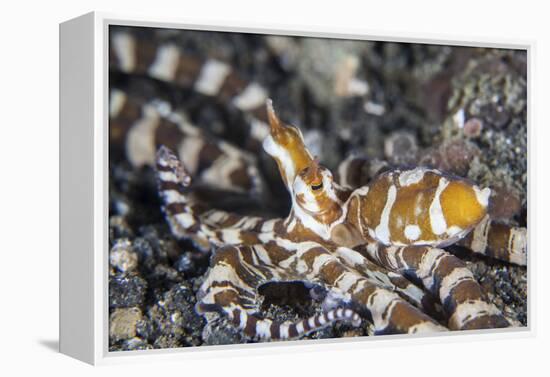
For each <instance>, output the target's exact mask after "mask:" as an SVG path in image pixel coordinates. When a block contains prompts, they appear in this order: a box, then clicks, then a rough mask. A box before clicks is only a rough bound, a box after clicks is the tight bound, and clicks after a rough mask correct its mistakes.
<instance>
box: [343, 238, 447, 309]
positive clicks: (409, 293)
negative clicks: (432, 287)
mask: <svg viewBox="0 0 550 377" xmlns="http://www.w3.org/2000/svg"><path fill="white" fill-rule="evenodd" d="M334 253H335V255H337V256H338V257H339V258H340V259H341V260H342V261H343V263H344V264H346V265H347V266H349V267H353V268H354V269H355V270H357V271H358V272H359V273H361V274H363V275H364V276H366V277H367V278H369V279H372V280H374V281H376V280H377V281H379V282H380V284H381V285H382V286H383V287H385V288H387V289H389V290H393V291H395V292H397V293H398V294H399V295H400V296H401V297H403V298H404V299H405V300H407V301H409V302H410V303H412V304H413V305H415V306H416V307H418V308H420V309H422V311H424V312H425V313H430V314H433V313H436V314H440V313H437V305H436V303H435V300H434V298H433V296H432V295H431V294H429V293H427V292H425V291H424V290H422V289H421V288H420V287H418V286H417V285H416V284H414V283H413V282H411V281H410V280H408V279H406V278H405V277H404V276H402V275H400V274H398V273H395V272H393V271H389V270H387V269H386V268H384V267H381V266H379V265H377V264H375V263H373V262H371V261H370V260H368V259H367V258H365V257H364V256H363V255H362V254H361V253H359V252H358V251H356V250H353V249H350V248H347V247H338V248H336V249H335V250H334Z"/></svg>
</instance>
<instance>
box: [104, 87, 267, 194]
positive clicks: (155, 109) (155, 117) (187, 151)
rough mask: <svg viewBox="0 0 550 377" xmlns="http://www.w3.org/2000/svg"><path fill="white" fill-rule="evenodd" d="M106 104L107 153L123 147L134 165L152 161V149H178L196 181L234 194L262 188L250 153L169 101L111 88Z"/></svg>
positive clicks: (122, 152)
mask: <svg viewBox="0 0 550 377" xmlns="http://www.w3.org/2000/svg"><path fill="white" fill-rule="evenodd" d="M109 107H110V108H109V136H110V143H109V145H110V148H111V151H110V152H111V153H115V154H116V153H120V152H121V154H123V156H124V157H125V158H126V159H127V160H128V161H129V162H130V163H131V164H132V165H133V166H134V167H136V168H139V167H141V166H143V165H149V166H154V164H155V154H156V150H157V148H158V146H160V145H164V146H167V147H168V148H170V149H172V150H173V151H177V153H178V155H179V157H180V159H181V160H182V161H183V163H184V165H185V167H186V169H187V170H188V171H189V173H190V174H191V175H192V176H193V177H195V179H196V180H197V182H198V183H201V184H205V185H207V186H209V187H214V188H216V189H220V190H225V191H233V192H237V193H249V194H259V193H261V192H262V191H263V188H264V185H263V180H262V178H261V175H260V173H259V170H258V167H257V161H256V158H255V157H254V156H253V155H251V154H250V153H247V152H244V151H241V150H240V149H238V148H237V147H235V146H233V145H231V144H229V143H226V142H223V141H220V140H217V139H216V138H214V137H210V136H208V135H206V134H205V133H204V132H203V131H202V130H201V129H200V128H198V127H196V126H194V125H192V124H191V123H190V122H189V121H188V120H187V119H186V116H185V115H184V114H183V113H182V112H181V111H173V110H172V109H171V106H170V104H168V103H166V102H162V101H159V100H155V101H149V102H146V101H143V100H140V99H138V98H137V97H135V96H132V95H131V94H129V93H126V92H124V91H122V90H119V89H113V90H111V93H110V106H109Z"/></svg>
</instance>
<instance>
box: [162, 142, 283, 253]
mask: <svg viewBox="0 0 550 377" xmlns="http://www.w3.org/2000/svg"><path fill="white" fill-rule="evenodd" d="M156 171H157V181H158V190H159V195H160V197H161V200H162V203H163V211H164V214H165V216H166V219H167V221H168V223H169V224H170V227H171V230H172V233H173V234H174V235H175V236H176V237H179V238H184V239H186V238H189V239H191V240H193V241H195V243H196V244H197V246H199V247H200V248H201V249H202V250H205V251H208V250H210V248H211V247H212V246H213V247H221V246H224V245H256V244H259V243H265V242H267V241H268V240H269V239H271V238H273V237H274V236H275V235H276V234H279V235H280V234H284V232H285V226H284V224H283V223H284V221H283V220H282V219H272V220H264V219H262V218H260V217H256V216H243V215H238V214H234V213H230V212H226V211H221V210H217V209H208V208H206V207H205V206H204V205H202V204H201V203H199V202H197V201H195V200H194V199H193V198H192V197H191V196H190V195H189V194H190V193H189V185H190V184H191V176H190V175H189V172H188V171H187V170H186V167H185V166H184V165H183V164H182V163H181V161H180V160H179V159H178V157H177V156H176V155H175V154H174V153H173V152H172V151H171V150H170V149H169V148H167V147H165V146H161V147H160V148H159V149H158V151H157V162H156Z"/></svg>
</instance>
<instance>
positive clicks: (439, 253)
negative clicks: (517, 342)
mask: <svg viewBox="0 0 550 377" xmlns="http://www.w3.org/2000/svg"><path fill="white" fill-rule="evenodd" d="M366 251H367V252H368V254H369V255H370V256H371V257H372V258H373V259H375V260H376V261H377V262H378V263H380V264H381V265H383V266H384V267H386V268H388V269H390V270H392V271H395V272H399V273H401V274H403V275H405V276H407V277H409V278H412V279H417V280H418V281H420V282H422V284H423V286H424V287H425V288H426V289H427V290H429V291H430V292H431V293H432V294H433V295H434V296H436V297H439V300H440V301H441V303H442V305H443V309H444V311H445V313H446V315H447V317H448V318H449V320H448V327H449V328H450V329H451V330H470V329H486V328H498V327H508V326H509V323H508V321H507V320H506V319H505V318H504V317H503V315H502V314H501V313H500V311H499V310H498V309H497V307H496V306H494V305H493V304H492V303H490V302H488V301H487V299H486V298H485V295H484V293H483V290H482V288H481V286H480V285H479V284H478V282H477V281H476V279H475V278H474V276H473V274H472V272H471V271H470V270H469V269H468V268H467V267H466V264H465V263H464V262H463V261H461V260H460V259H458V258H457V257H455V256H454V255H452V254H450V253H448V252H446V251H444V250H442V249H438V248H434V247H428V246H425V247H422V246H406V247H391V246H383V245H381V244H379V243H375V242H373V243H370V244H369V245H367V248H366Z"/></svg>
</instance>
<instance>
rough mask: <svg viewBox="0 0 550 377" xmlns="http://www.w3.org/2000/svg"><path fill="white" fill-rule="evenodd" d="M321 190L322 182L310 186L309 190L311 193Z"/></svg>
mask: <svg viewBox="0 0 550 377" xmlns="http://www.w3.org/2000/svg"><path fill="white" fill-rule="evenodd" d="M322 188H323V182H321V183H319V184H318V185H311V189H312V190H313V191H317V190H320V189H322Z"/></svg>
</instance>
